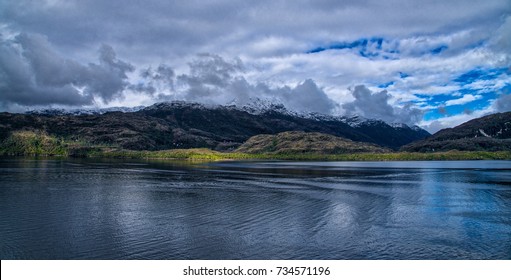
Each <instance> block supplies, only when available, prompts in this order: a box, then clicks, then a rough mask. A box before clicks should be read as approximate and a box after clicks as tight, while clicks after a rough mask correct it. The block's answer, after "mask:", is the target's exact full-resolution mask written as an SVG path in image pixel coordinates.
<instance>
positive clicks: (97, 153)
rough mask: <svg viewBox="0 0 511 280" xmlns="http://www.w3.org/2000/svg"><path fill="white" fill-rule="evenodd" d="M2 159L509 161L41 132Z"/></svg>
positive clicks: (504, 156) (15, 143)
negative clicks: (116, 142)
mask: <svg viewBox="0 0 511 280" xmlns="http://www.w3.org/2000/svg"><path fill="white" fill-rule="evenodd" d="M0 155H3V156H55V157H90V158H127V159H183V160H215V161H216V160H250V159H260V160H301V161H302V160H303V161H307V160H311V161H319V160H326V161H411V160H511V152H510V151H497V152H493V151H492V152H487V151H455V150H453V151H448V152H435V153H409V152H390V153H345V154H319V153H307V152H303V153H238V152H218V151H213V150H210V149H205V148H194V149H173V150H161V151H134V150H125V149H121V148H119V147H115V146H110V145H101V144H91V143H87V142H85V141H70V140H65V139H62V138H56V137H53V136H50V135H48V134H45V133H41V132H32V131H20V132H16V133H13V134H12V135H11V136H10V137H9V138H7V139H5V140H4V141H2V143H1V144H0Z"/></svg>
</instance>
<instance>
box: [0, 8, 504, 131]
mask: <svg viewBox="0 0 511 280" xmlns="http://www.w3.org/2000/svg"><path fill="white" fill-rule="evenodd" d="M510 66H511V2H510V1H509V0H471V1H465V0H459V1H458V0H440V1H436V0H432V1H404V0H403V1H397V0H391V1H380V0H374V1H373V0H369V1H361V0H346V1H338V0H315V1H304V0H295V1H279V0H269V1H264V0H263V1H227V0H213V1H195V0H186V1H166V0H159V1H155V0H149V1H138V0H123V1H120V0H119V1H104V0H89V1H60V0H45V1H41V0H37V1H24V0H0V111H10V112H20V111H25V110H28V109H34V108H59V107H64V108H79V107H87V108H90V107H111V106H138V105H150V104H153V103H155V102H160V101H169V100H188V101H198V102H202V103H209V104H239V105H241V104H246V103H250V102H255V100H258V99H259V100H269V101H271V102H276V103H282V104H284V105H285V106H286V107H288V108H289V109H292V110H295V111H302V112H319V113H323V114H334V115H353V114H357V115H361V116H364V117H368V118H379V119H383V120H385V121H388V122H404V123H408V124H419V125H420V126H422V127H424V128H426V129H428V130H429V131H430V132H435V131H437V130H438V129H440V128H443V127H450V126H454V125H457V124H460V123H462V122H464V121H467V120H469V119H472V118H475V117H479V116H482V115H485V114H489V113H493V112H499V111H509V110H511V68H510Z"/></svg>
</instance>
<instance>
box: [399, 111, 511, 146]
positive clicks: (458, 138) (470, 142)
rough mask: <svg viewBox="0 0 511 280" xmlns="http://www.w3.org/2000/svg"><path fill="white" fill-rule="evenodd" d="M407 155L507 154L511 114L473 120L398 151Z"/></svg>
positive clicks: (510, 141)
mask: <svg viewBox="0 0 511 280" xmlns="http://www.w3.org/2000/svg"><path fill="white" fill-rule="evenodd" d="M401 150H402V151H408V152H438V151H449V150H459V151H511V112H507V113H497V114H492V115H488V116H485V117H482V118H477V119H473V120H470V121H468V122H466V123H463V124H461V125H459V126H456V127H454V128H447V129H442V130H440V131H439V132H437V133H435V134H433V135H432V136H430V137H428V138H426V139H424V140H421V141H417V142H413V143H410V144H408V145H405V146H403V147H402V148H401Z"/></svg>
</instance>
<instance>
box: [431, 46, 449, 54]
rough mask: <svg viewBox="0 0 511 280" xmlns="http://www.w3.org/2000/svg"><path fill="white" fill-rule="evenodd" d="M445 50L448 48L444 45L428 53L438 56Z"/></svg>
mask: <svg viewBox="0 0 511 280" xmlns="http://www.w3.org/2000/svg"><path fill="white" fill-rule="evenodd" d="M446 49H448V47H447V46H445V45H443V46H440V47H438V48H434V49H432V50H431V51H430V53H431V54H439V53H441V52H443V51H445V50H446Z"/></svg>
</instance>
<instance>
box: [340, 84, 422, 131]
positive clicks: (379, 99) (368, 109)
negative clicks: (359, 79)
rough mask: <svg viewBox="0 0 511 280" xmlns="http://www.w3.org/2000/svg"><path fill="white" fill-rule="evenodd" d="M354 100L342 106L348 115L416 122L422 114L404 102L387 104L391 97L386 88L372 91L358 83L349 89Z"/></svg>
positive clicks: (409, 122) (398, 121) (408, 122)
mask: <svg viewBox="0 0 511 280" xmlns="http://www.w3.org/2000/svg"><path fill="white" fill-rule="evenodd" d="M351 93H352V95H353V97H354V98H355V100H354V101H352V102H349V103H345V104H343V105H342V108H343V109H344V110H345V111H346V114H348V115H359V116H362V117H365V118H370V119H380V120H384V121H386V122H391V123H392V122H397V123H406V124H415V123H417V122H418V121H419V120H420V119H421V118H422V115H423V114H424V113H423V111H422V110H420V109H417V108H414V107H412V105H411V104H406V105H404V106H403V107H394V106H391V105H390V104H389V101H390V98H391V97H392V96H391V95H390V94H388V92H387V91H386V90H383V91H380V92H374V93H373V92H372V91H371V90H369V89H368V88H367V87H366V86H364V85H358V86H356V87H355V88H354V89H353V90H352V91H351Z"/></svg>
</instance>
